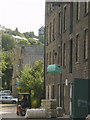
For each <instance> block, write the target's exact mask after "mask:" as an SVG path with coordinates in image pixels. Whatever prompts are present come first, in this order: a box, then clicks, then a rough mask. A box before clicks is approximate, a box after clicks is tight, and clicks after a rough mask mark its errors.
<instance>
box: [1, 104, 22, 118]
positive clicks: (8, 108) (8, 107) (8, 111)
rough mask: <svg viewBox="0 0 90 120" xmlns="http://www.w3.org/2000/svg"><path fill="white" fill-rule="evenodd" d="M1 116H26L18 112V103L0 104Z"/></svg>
mask: <svg viewBox="0 0 90 120" xmlns="http://www.w3.org/2000/svg"><path fill="white" fill-rule="evenodd" d="M1 118H24V117H23V116H18V115H17V114H16V104H0V119H1Z"/></svg>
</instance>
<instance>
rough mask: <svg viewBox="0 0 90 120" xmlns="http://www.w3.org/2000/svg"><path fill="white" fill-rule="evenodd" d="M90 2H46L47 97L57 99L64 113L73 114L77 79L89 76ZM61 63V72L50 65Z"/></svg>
mask: <svg viewBox="0 0 90 120" xmlns="http://www.w3.org/2000/svg"><path fill="white" fill-rule="evenodd" d="M89 39H90V2H70V3H69V2H66V3H65V2H64V3H62V2H61V3H59V2H58V3H56V4H55V2H52V3H50V2H46V5H45V86H46V99H56V100H57V106H58V107H62V108H63V114H65V115H69V116H71V115H72V112H73V110H72V107H73V106H72V104H73V101H72V99H73V86H74V80H75V79H76V78H79V79H90V40H89ZM52 64H57V65H58V64H59V65H60V66H62V69H63V70H62V72H61V73H60V74H50V73H48V72H47V67H48V65H52Z"/></svg>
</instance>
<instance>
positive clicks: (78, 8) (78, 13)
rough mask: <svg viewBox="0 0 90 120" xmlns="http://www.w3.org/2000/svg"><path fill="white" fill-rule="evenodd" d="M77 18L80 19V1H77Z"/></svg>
mask: <svg viewBox="0 0 90 120" xmlns="http://www.w3.org/2000/svg"><path fill="white" fill-rule="evenodd" d="M76 19H77V20H80V2H77V16H76Z"/></svg>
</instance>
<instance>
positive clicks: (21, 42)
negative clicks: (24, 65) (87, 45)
mask: <svg viewBox="0 0 90 120" xmlns="http://www.w3.org/2000/svg"><path fill="white" fill-rule="evenodd" d="M18 44H20V45H30V43H29V42H28V41H27V40H20V41H19V42H18Z"/></svg>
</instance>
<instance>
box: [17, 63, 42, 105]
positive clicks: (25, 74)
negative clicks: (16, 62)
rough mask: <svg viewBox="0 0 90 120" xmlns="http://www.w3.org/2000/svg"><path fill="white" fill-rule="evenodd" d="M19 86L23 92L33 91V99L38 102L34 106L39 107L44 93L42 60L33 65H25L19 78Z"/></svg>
mask: <svg viewBox="0 0 90 120" xmlns="http://www.w3.org/2000/svg"><path fill="white" fill-rule="evenodd" d="M19 86H20V87H21V88H22V89H21V90H22V91H23V92H30V91H31V93H32V95H31V99H32V101H36V102H37V104H36V106H34V107H39V106H40V101H41V99H42V98H43V94H44V93H43V92H44V66H43V62H42V61H36V62H35V64H34V66H33V67H29V66H28V65H25V66H24V69H23V71H22V72H21V77H20V79H19Z"/></svg>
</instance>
